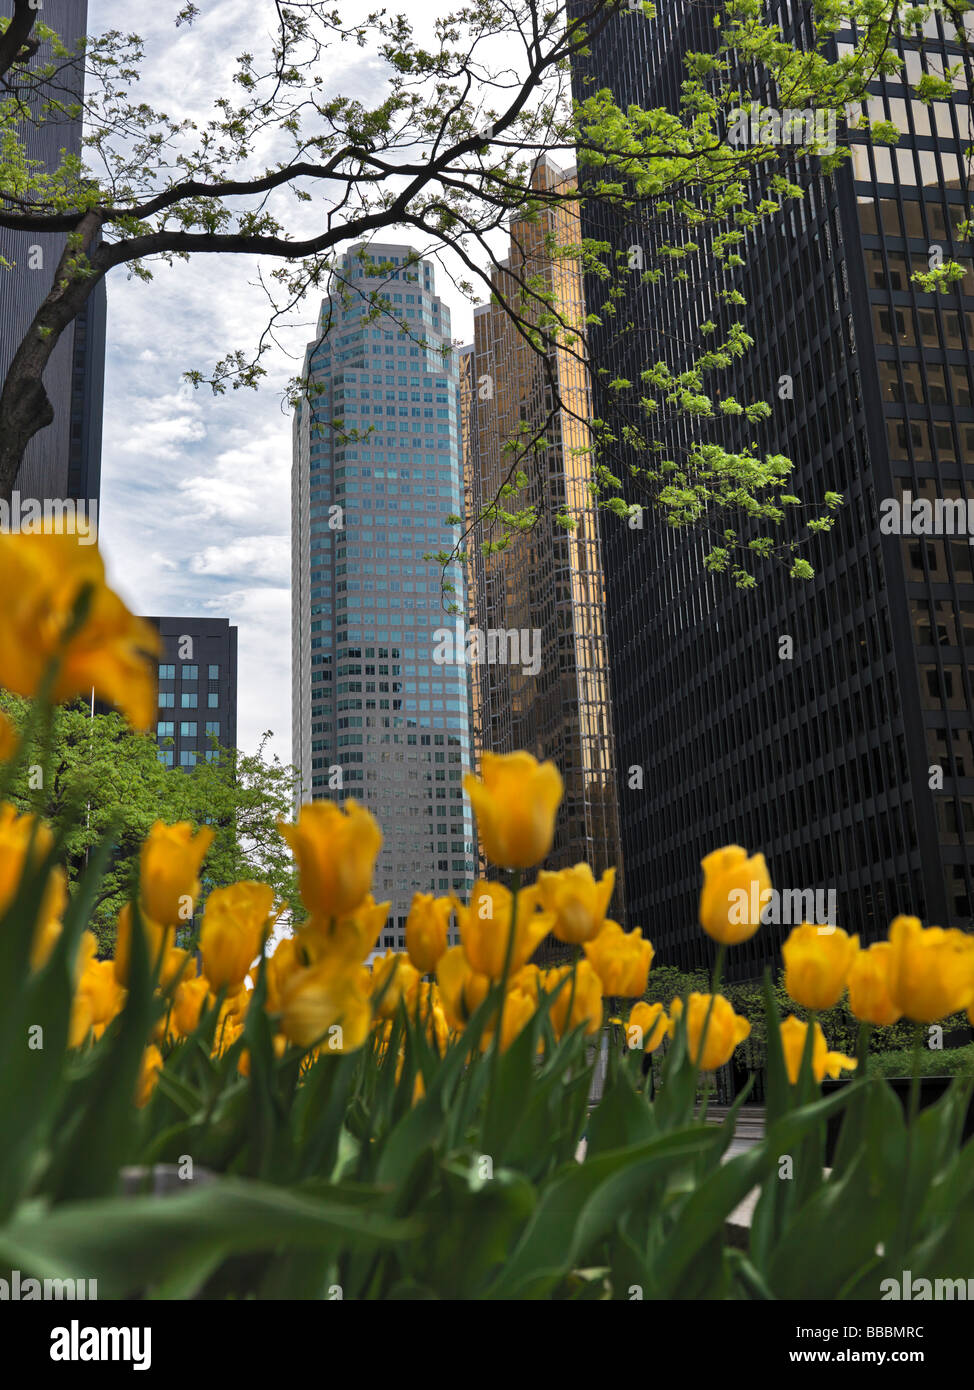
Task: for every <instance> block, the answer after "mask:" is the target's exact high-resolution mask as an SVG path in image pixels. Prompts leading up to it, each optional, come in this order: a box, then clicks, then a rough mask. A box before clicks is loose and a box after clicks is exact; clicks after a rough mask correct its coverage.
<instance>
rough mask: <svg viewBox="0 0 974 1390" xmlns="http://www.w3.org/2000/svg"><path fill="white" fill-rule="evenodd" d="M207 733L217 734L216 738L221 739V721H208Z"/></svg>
mask: <svg viewBox="0 0 974 1390" xmlns="http://www.w3.org/2000/svg"><path fill="white" fill-rule="evenodd" d="M206 732H207V733H208V734H215V735H216V737H217V738H219V737H220V721H219V719H210V720H208V721H207V724H206Z"/></svg>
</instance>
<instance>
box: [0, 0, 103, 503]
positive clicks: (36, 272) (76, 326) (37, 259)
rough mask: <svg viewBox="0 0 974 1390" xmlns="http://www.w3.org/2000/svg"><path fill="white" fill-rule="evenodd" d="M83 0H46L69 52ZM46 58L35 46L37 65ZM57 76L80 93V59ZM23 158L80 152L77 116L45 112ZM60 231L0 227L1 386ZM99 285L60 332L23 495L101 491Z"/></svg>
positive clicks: (9, 7) (45, 12) (42, 290)
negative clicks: (50, 414) (46, 421)
mask: <svg viewBox="0 0 974 1390" xmlns="http://www.w3.org/2000/svg"><path fill="white" fill-rule="evenodd" d="M87 11H88V5H87V0H45V3H44V5H43V7H40V6H38V18H39V20H40V22H41V23H43V24H46V25H47V26H48V27H49V28H51V29H53V30H54V31H55V33H57V34H58V35H59V36H60V38H61V39H62V40H63V42H64V44H65V46H66V47H67V48H68V50H69V51H70V52H72V53H73V52H74V49H75V46H76V45H77V43H78V40H79V39H81V38H83V37H84V35H85V33H86V27H87ZM12 13H13V3H12V0H0V15H2V16H5V17H9V16H10V15H12ZM48 56H49V45H48V44H42V45H41V48H40V51H39V54H38V58H37V61H38V62H44V61H45V59H46V57H48ZM62 62H63V63H64V70H63V72H62V74H61V76H60V78H59V81H60V82H61V84H62V87H63V90H64V92H65V93H68V92H70V91H71V90H76V91H77V92H78V93H79V94H80V93H82V92H83V90H84V69H83V66H82V64H81V63H80V62H73V63H70V62H68V61H67V60H62ZM25 145H26V152H27V156H28V158H30V159H32V160H37V161H39V162H40V164H41V165H42V166H43V167H44V168H46V169H55V168H56V167H57V166H58V164H59V163H60V162H61V159H62V157H63V156H62V152H64V153H65V154H68V155H71V156H74V157H78V156H79V155H80V154H81V119H80V117H79V118H71V117H68V116H67V115H65V116H64V117H61V116H59V115H56V114H54V115H49V116H48V117H47V119H45V120H43V121H39V122H38V123H37V124H36V125H33V126H31V128H30V129H29V131H28V132H27V136H26V140H25ZM64 243H65V238H64V236H63V235H62V234H57V235H53V234H49V233H38V232H29V233H25V232H13V231H8V230H5V229H4V228H2V227H0V258H3V259H4V260H6V261H7V262H8V264H9V268H7V269H0V381H2V380H3V377H4V375H5V373H6V371H7V368H8V367H9V365H10V362H11V360H12V359H13V356H14V353H15V352H16V350H17V348H18V347H19V346H20V344H21V342H22V341H23V339H24V336H25V334H26V333H27V330H28V328H29V327H30V324H31V321H32V320H33V317H34V315H35V313H36V312H37V309H38V307H39V305H40V303H41V301H42V300H43V298H44V297H45V295H46V294H47V293H48V291H49V290H50V288H51V284H52V281H53V278H54V272H55V270H56V268H57V265H58V261H59V260H60V257H61V254H62V252H63V250H64ZM105 315H106V295H105V282H104V280H101V281H100V282H99V283H98V285H96V287H95V288H94V290H93V291H92V293H91V295H90V296H89V298H88V302H87V304H86V306H85V308H84V309H83V311H82V312H81V313H80V314H79V315H78V317H77V318H76V319H75V320H74V322H73V323H71V324H69V325H68V327H67V328H66V329H65V330H64V332H63V333H62V335H61V338H60V340H59V342H58V345H57V347H56V348H55V349H54V352H53V353H52V354H51V360H50V362H49V364H48V367H47V370H46V372H45V374H44V386H45V388H46V390H47V394H48V396H49V398H50V401H51V404H52V406H53V409H54V420H53V422H52V423H51V424H50V425H48V426H47V427H46V428H45V429H44V430H42V431H41V432H40V433H39V434H37V435H35V436H34V438H33V439H32V440H31V442H30V444H29V445H28V447H27V451H26V455H25V458H24V462H23V464H22V465H21V468H20V472H19V474H18V477H17V484H16V486H17V489H18V491H19V492H20V494H21V496H22V497H25V498H27V497H31V498H37V499H40V500H43V499H45V498H58V499H69V498H70V499H73V500H75V501H86V502H88V503H91V502H93V501H97V500H98V497H99V495H100V487H101V436H102V410H103V404H104V377H105Z"/></svg>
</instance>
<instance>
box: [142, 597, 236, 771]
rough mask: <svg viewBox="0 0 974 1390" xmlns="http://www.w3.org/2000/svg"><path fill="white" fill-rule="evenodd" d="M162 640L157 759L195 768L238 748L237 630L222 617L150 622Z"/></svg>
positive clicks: (167, 763) (152, 620) (173, 764)
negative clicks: (220, 750)
mask: <svg viewBox="0 0 974 1390" xmlns="http://www.w3.org/2000/svg"><path fill="white" fill-rule="evenodd" d="M146 621H147V622H150V623H153V624H154V625H155V626H156V627H157V628H158V629H159V632H160V634H161V636H162V645H163V652H162V655H161V656H160V658H159V722H158V724H157V725H156V737H157V739H158V741H159V757H160V758H161V759H162V761H163V762H164V763H165V764H166V766H167V767H185V768H191V767H195V766H196V764H197V763H198V762H203V761H205V760H208V759H210V758H212V757H214V756H215V751H214V747H213V741H214V739H215V740H216V742H217V743H218V744H219V745H220V746H221V747H222V748H236V746H237V629H236V628H235V627H232V626H231V625H230V623H229V621H228V620H227V619H226V618H148V619H146Z"/></svg>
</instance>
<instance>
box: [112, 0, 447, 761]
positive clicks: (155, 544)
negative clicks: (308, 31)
mask: <svg viewBox="0 0 974 1390" xmlns="http://www.w3.org/2000/svg"><path fill="white" fill-rule="evenodd" d="M176 8H177V7H176V6H174V5H173V6H170V5H162V6H139V7H138V8H137V13H133V11H132V8H131V6H130V5H128V4H126V5H124V6H123V5H122V4H121V3H120V0H90V2H89V26H90V28H91V30H92V31H93V32H99V31H103V30H105V29H109V28H120V29H122V30H125V31H127V30H128V29H129V28H130V27H132V26H133V25H134V27H135V28H136V29H137V31H138V32H139V33H140V34H141V35H142V37H143V39H144V40H145V46H146V60H145V64H144V66H143V69H142V72H143V77H142V81H141V83H140V84H139V88H138V97H139V99H140V100H145V101H147V102H150V103H152V104H153V105H155V106H157V107H158V108H159V109H162V110H165V111H168V112H169V113H170V114H171V115H173V116H174V117H178V118H187V117H190V118H192V119H194V120H196V121H198V122H200V123H201V124H202V123H203V122H205V121H206V120H207V119H208V118H209V117H210V115H211V114H212V102H213V98H214V96H215V95H217V94H219V93H221V92H222V93H229V94H231V95H232V93H233V91H234V90H235V89H234V87H233V83H232V75H233V72H234V70H235V61H234V60H235V56H236V55H237V54H238V53H240V52H242V51H244V50H245V49H251V50H253V51H255V52H266V51H267V43H268V40H269V38H271V37H272V35H273V31H274V29H275V26H276V22H277V17H276V9H275V6H274V5H273V4H271V3H269V0H258V3H255V4H252V5H244V4H241V3H240V0H208V3H207V4H206V5H205V6H203V7H202V11H203V12H202V14H201V17H200V19H199V20H198V21H197V22H196V23H195V24H194V25H193V26H192V28H191V29H190V28H181V29H178V30H177V29H175V27H174V25H173V19H174V16H175V13H176ZM401 8H402V9H403V10H404V11H405V12H406V13H407V14H411V15H412V16H413V17H414V18H417V19H424V17H425V19H429V18H430V11H429V7H428V5H427V4H426V3H425V0H424V2H423V3H420V0H404V3H403V4H402V6H401ZM348 13H349V15H350V17H352V18H357V17H359V16H358V15H356V13H355V5H354V3H350V5H349V10H348ZM425 19H424V22H425ZM329 61H330V66H329V67H328V71H327V72H326V73H325V77H326V81H328V82H330V83H331V84H332V86H333V89H334V91H335V92H336V93H337V92H338V91H341V92H342V93H344V94H346V95H349V96H352V97H361V98H362V99H364V100H367V101H369V102H374V101H375V100H376V98H377V95H378V93H379V91H380V83H381V74H380V73H378V72H377V71H376V68H375V60H374V57H373V56H372V55H370V54H369V53H368V52H363V51H361V50H359V49H357V48H356V47H355V46H354V45H341V46H340V47H338V48H336V49H335V50H334V51H333V53H332V56H331V59H330V60H329ZM133 95H134V92H133ZM253 155H254V159H255V160H256V161H262V160H265V159H266V161H267V163H268V164H270V163H272V162H273V159H274V155H273V153H272V152H270V151H269V150H267V149H262V148H261V149H255V150H254V151H253ZM274 207H275V208H276V209H277V210H278V212H279V215H281V216H282V220H284V221H285V222H286V224H287V225H288V226H289V227H292V228H295V229H296V230H299V231H300V230H302V229H307V228H309V227H311V226H314V225H316V223H315V218H316V217H318V216H320V209H316V208H315V207H314V206H312V205H302V204H295V202H294V201H293V200H292V199H291V198H290V197H289V196H287V195H280V197H279V199H278V201H277V202H276V203H275V204H274ZM389 235H390V237H392V236H395V235H396V234H395V233H394V232H390V233H389ZM402 240H403V241H411V242H413V243H414V244H416V242H417V237H416V233H415V232H414V231H413V232H404V233H403V234H402ZM261 268H262V269H263V271H264V272H265V274H266V273H267V272H268V271H269V270H271V269H273V263H269V262H268V263H262V264H258V263H255V262H254V261H253V260H252V259H249V258H246V257H234V256H225V257H224V256H204V257H198V258H196V259H195V260H193V261H191V262H188V263H187V262H176V263H175V264H174V265H172V266H166V265H165V264H155V265H153V267H152V270H153V275H154V278H153V280H152V282H151V283H150V284H144V283H143V282H142V281H141V280H139V279H137V278H134V277H127V276H126V272H125V271H124V269H119V270H116V271H113V272H112V274H111V275H110V276H109V279H108V365H107V372H106V383H105V387H106V400H105V422H104V447H103V468H102V499H101V507H100V516H99V521H100V528H99V529H100V535H101V541H102V548H103V550H104V551H105V554H106V559H107V561H108V564H109V570H110V574H111V575H112V577H113V580H114V582H115V583H116V584H117V586H118V587H119V590H120V592H121V593H122V594H123V595H124V596H125V598H126V600H127V601H128V602H129V604H130V605H131V606H132V607H133V608H134V609H135V610H136V611H138V612H142V613H154V614H170V615H173V616H182V615H186V616H190V615H192V614H200V613H205V614H210V615H213V616H220V617H227V618H229V619H230V620H231V621H232V622H234V623H236V624H237V625H238V628H239V647H240V670H239V719H238V726H239V740H240V745H241V747H242V748H244V749H251V748H253V747H254V745H255V743H256V740H257V738H258V736H259V734H260V733H261V732H262V731H263V730H264V729H267V728H271V729H273V730H274V731H275V740H274V744H273V750H274V751H275V752H277V753H278V754H279V755H280V756H281V757H283V758H284V759H286V760H287V759H289V758H290V696H291V671H290V598H289V575H290V539H289V531H290V500H289V499H290V466H291V420H290V415H289V413H288V412H286V411H283V410H282V408H281V401H282V391H283V388H284V386H285V385H286V383H287V381H288V379H289V378H290V377H291V376H292V375H294V374H295V373H296V372H297V371H298V370H299V366H300V361H301V358H302V356H303V351H304V347H305V344H306V343H307V342H308V340H309V339H310V338H311V337H312V335H313V331H314V323H315V318H316V314H317V309H318V301H317V297H315V298H314V299H313V300H309V301H308V302H306V303H305V304H303V305H299V306H298V307H297V308H296V309H295V311H294V312H293V313H292V314H291V316H290V322H289V323H288V324H287V325H284V326H282V327H281V328H279V330H278V331H277V333H276V337H277V340H278V341H277V345H276V346H275V347H274V348H273V350H272V351H271V352H269V353H268V354H267V356H266V357H265V358H264V366H265V367H266V369H267V373H268V375H267V376H266V377H265V378H264V381H263V383H262V386H261V389H260V390H259V391H257V392H251V391H248V390H240V391H231V392H229V393H227V394H226V395H222V396H214V395H213V394H212V393H211V392H210V391H209V389H208V388H205V387H204V388H201V389H200V390H198V391H194V390H193V389H191V388H190V387H189V386H187V384H186V381H185V379H184V373H185V372H186V371H188V370H190V369H199V370H201V371H203V372H206V371H207V370H208V369H209V368H211V367H212V366H213V364H214V363H215V362H216V361H217V360H218V359H219V358H221V357H222V356H224V355H225V354H226V353H228V352H230V351H233V350H235V349H238V348H239V349H241V350H243V351H244V352H246V353H251V352H253V351H254V349H255V348H256V346H257V343H258V340H259V337H260V334H261V331H262V330H263V329H264V327H265V326H266V324H267V318H268V306H267V300H266V297H265V295H264V292H263V290H262V289H261V288H260V285H259V284H258V283H257V277H258V272H259V269H261ZM438 289H439V292H440V293H441V295H443V297H444V298H445V299H446V300H447V302H448V303H449V304H450V307H451V309H452V311H453V323H454V332H455V333H456V334H457V335H469V333H470V328H471V323H472V311H471V309H470V307H469V306H468V305H466V304H465V303H464V302H463V301H462V299H461V298H460V296H459V295H457V294H456V293H455V292H451V287H450V284H449V282H448V280H447V279H446V277H445V276H444V275H443V274H442V273H439V274H438Z"/></svg>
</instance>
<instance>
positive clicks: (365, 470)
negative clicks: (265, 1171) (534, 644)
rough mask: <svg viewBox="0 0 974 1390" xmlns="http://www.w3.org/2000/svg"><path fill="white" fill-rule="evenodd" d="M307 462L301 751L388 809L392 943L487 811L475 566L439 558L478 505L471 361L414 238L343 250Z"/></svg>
mask: <svg viewBox="0 0 974 1390" xmlns="http://www.w3.org/2000/svg"><path fill="white" fill-rule="evenodd" d="M304 375H305V379H306V381H307V383H308V388H307V390H306V391H305V393H304V396H303V399H302V400H301V401H300V403H299V405H298V407H297V409H296V411H295V417H294V454H293V464H292V493H291V510H292V600H291V602H292V643H293V650H292V668H293V705H292V726H293V750H292V760H293V762H294V763H295V765H296V766H297V767H298V768H299V769H300V772H301V775H302V781H303V784H304V791H303V795H304V797H305V799H308V798H309V797H310V798H311V799H313V800H314V799H320V798H332V799H334V800H335V801H337V802H339V803H341V802H342V801H344V800H345V798H346V797H354V798H355V800H357V801H358V802H359V803H360V804H362V805H364V806H366V807H367V808H368V809H369V810H370V811H371V812H372V814H373V815H374V816H375V817H376V818H377V819H378V821H379V822H380V824H381V826H382V831H383V837H384V839H383V846H382V851H381V854H380V856H379V861H378V864H377V867H376V873H375V879H374V884H375V894H376V897H377V898H378V899H379V900H385V899H389V900H391V902H392V908H391V912H390V919H389V922H388V923H387V928H386V931H385V932H384V933H383V936H382V938H381V939H380V943H379V944H380V946H383V947H385V946H395V947H400V946H403V945H404V944H405V919H406V914H407V912H408V910H409V905H410V903H411V901H412V896H413V893H414V892H416V891H417V890H419V891H423V892H435V893H438V894H443V893H447V892H455V893H457V894H458V895H464V894H466V893H467V892H468V891H469V889H470V887H471V885H472V881H473V870H474V857H473V851H474V841H473V820H472V813H471V810H470V807H469V804H468V803H466V801H465V798H464V794H463V789H462V779H463V776H464V773H465V772H467V771H468V770H469V768H470V765H471V756H470V702H469V693H468V690H469V682H468V671H467V668H466V666H465V665H464V664H463V662H462V653H463V643H462V641H460V640H457V638H458V627H457V624H458V622H459V621H460V619H458V618H457V617H455V616H454V614H453V613H452V612H451V611H450V610H451V608H452V607H453V606H454V605H456V607H457V608H458V609H459V610H460V612H461V613H462V612H463V611H464V604H465V586H464V576H463V570H462V567H461V566H460V565H456V564H454V565H451V566H450V567H449V570H448V572H447V575H446V580H447V583H449V584H452V585H453V589H452V591H449V592H448V593H447V594H446V595H445V594H444V592H443V580H444V575H443V571H442V568H441V565H440V564H439V563H437V562H435V561H430V560H427V559H424V555H427V554H429V553H431V552H439V551H444V550H449V549H450V548H451V547H452V545H453V543H454V541H455V538H456V535H457V532H456V530H455V528H454V526H452V525H450V524H449V523H448V517H450V516H451V515H458V514H460V513H461V512H462V510H463V504H462V472H461V459H460V427H459V409H460V401H459V375H458V361H457V354H456V352H455V350H454V348H453V346H452V340H451V333H450V311H449V309H448V308H447V307H446V306H445V305H444V304H443V303H442V302H441V301H440V299H439V297H438V296H437V294H436V286H435V278H434V268H433V265H432V263H431V262H430V261H428V260H423V259H421V258H420V257H419V255H418V253H417V252H416V251H415V250H414V249H413V248H412V247H409V246H404V245H390V244H378V243H375V242H372V243H369V244H367V245H366V244H359V245H357V246H353V247H352V248H350V249H349V251H347V252H346V253H345V255H344V256H343V257H342V258H341V261H340V263H339V265H338V266H337V268H336V270H335V272H334V275H333V278H332V283H331V285H330V287H329V294H328V296H327V297H326V298H325V300H324V301H323V303H322V306H321V313H320V317H319V323H318V334H317V337H316V339H315V341H314V342H313V343H311V344H310V345H309V347H308V350H307V354H306V357H305V369H304Z"/></svg>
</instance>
